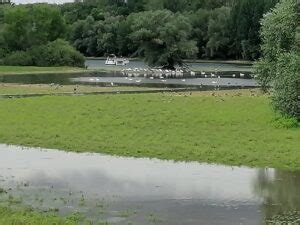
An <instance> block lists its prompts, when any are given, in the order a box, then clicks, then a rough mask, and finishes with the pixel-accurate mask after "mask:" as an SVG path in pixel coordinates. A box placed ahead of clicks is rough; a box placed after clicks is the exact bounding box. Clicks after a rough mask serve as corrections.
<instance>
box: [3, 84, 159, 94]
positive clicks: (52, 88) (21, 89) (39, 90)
mask: <svg viewBox="0 0 300 225" xmlns="http://www.w3.org/2000/svg"><path fill="white" fill-rule="evenodd" d="M136 90H155V88H144V87H126V86H116V87H98V86H88V85H63V86H62V85H48V84H0V95H26V94H59V93H66V94H67V93H93V92H110V91H112V92H113V91H136Z"/></svg>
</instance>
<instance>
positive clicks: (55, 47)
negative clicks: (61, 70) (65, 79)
mask: <svg viewBox="0 0 300 225" xmlns="http://www.w3.org/2000/svg"><path fill="white" fill-rule="evenodd" d="M29 52H30V55H31V56H32V59H33V62H34V65H36V66H76V67H84V57H83V55H81V54H80V53H79V52H77V51H76V50H75V49H74V48H73V47H72V46H71V45H70V44H69V43H68V42H66V41H63V40H60V39H58V40H56V41H54V42H50V43H48V44H47V45H41V46H38V47H34V48H32V49H31V50H29Z"/></svg>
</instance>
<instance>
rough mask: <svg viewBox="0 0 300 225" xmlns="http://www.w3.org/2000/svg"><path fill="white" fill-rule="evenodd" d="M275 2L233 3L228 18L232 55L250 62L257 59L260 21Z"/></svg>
mask: <svg viewBox="0 0 300 225" xmlns="http://www.w3.org/2000/svg"><path fill="white" fill-rule="evenodd" d="M277 1H278V0H236V1H235V2H234V4H233V7H232V11H231V18H230V33H231V35H232V36H231V41H232V44H231V45H232V47H231V48H232V50H231V52H232V54H233V55H236V56H237V57H238V58H243V59H251V60H253V59H256V58H258V56H259V51H260V49H259V45H260V37H259V29H260V19H261V18H262V16H263V14H264V13H265V12H267V11H268V10H269V9H270V8H272V7H273V6H274V5H275V4H276V2H277Z"/></svg>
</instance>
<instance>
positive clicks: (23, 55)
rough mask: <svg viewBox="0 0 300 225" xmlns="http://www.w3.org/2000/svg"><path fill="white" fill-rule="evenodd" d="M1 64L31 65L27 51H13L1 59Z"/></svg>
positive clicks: (30, 58)
mask: <svg viewBox="0 0 300 225" xmlns="http://www.w3.org/2000/svg"><path fill="white" fill-rule="evenodd" d="M3 64H4V65H8V66H31V65H32V64H33V62H32V57H31V56H30V54H29V53H28V52H24V51H18V52H13V53H11V54H10V55H8V56H6V57H5V58H4V59H3Z"/></svg>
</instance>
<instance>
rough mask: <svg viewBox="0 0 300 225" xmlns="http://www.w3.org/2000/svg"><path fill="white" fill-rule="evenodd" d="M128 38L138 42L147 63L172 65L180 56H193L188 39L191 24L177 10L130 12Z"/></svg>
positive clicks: (180, 58) (192, 49)
mask: <svg viewBox="0 0 300 225" xmlns="http://www.w3.org/2000/svg"><path fill="white" fill-rule="evenodd" d="M130 17H133V24H132V27H131V28H132V30H133V32H132V34H131V35H130V38H131V39H132V40H133V41H134V42H138V43H139V46H140V47H139V49H140V51H139V52H140V53H141V56H144V58H145V61H146V62H147V63H148V64H149V65H151V66H163V67H165V68H174V66H175V65H181V64H182V58H188V57H193V56H194V55H195V54H196V53H197V51H198V49H197V47H196V42H195V41H192V40H191V39H190V36H191V32H192V27H191V25H190V23H189V20H188V19H187V18H186V17H185V16H183V15H181V14H173V13H172V12H170V11H168V10H157V11H146V12H142V13H138V14H133V15H131V16H130Z"/></svg>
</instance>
